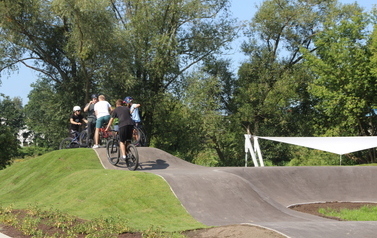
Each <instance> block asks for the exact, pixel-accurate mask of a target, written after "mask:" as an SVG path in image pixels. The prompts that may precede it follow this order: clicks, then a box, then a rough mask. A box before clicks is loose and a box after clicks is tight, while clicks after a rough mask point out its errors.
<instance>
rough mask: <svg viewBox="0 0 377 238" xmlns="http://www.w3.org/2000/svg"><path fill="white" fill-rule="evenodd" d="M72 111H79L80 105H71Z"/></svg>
mask: <svg viewBox="0 0 377 238" xmlns="http://www.w3.org/2000/svg"><path fill="white" fill-rule="evenodd" d="M73 111H74V112H75V111H81V107H80V106H74V107H73Z"/></svg>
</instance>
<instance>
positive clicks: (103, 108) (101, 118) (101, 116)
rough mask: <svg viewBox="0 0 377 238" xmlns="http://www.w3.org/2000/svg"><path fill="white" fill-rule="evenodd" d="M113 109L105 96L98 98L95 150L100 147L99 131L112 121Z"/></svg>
mask: <svg viewBox="0 0 377 238" xmlns="http://www.w3.org/2000/svg"><path fill="white" fill-rule="evenodd" d="M112 110H113V109H112V107H111V105H110V103H109V102H108V101H106V98H105V96H104V95H99V96H98V102H97V103H96V104H95V105H94V111H95V114H96V117H97V121H96V131H95V132H94V146H93V148H94V149H95V148H98V147H99V129H100V128H101V127H102V126H103V125H104V124H106V123H108V122H109V120H110V112H111V111H112Z"/></svg>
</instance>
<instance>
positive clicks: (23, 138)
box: [17, 128, 34, 147]
mask: <svg viewBox="0 0 377 238" xmlns="http://www.w3.org/2000/svg"><path fill="white" fill-rule="evenodd" d="M17 139H18V140H19V141H20V145H21V147H24V146H29V145H31V144H33V139H34V134H33V133H32V131H31V130H29V129H27V128H26V129H22V130H20V131H19V132H18V134H17Z"/></svg>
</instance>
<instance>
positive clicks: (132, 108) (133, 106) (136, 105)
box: [131, 104, 141, 113]
mask: <svg viewBox="0 0 377 238" xmlns="http://www.w3.org/2000/svg"><path fill="white" fill-rule="evenodd" d="M140 106H141V105H140V104H132V107H131V113H133V112H134V109H135V108H138V107H140Z"/></svg>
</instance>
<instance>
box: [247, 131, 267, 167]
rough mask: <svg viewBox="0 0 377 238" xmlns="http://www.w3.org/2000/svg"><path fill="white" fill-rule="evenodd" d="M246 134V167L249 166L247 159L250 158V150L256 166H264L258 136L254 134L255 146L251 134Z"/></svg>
mask: <svg viewBox="0 0 377 238" xmlns="http://www.w3.org/2000/svg"><path fill="white" fill-rule="evenodd" d="M244 136H245V167H247V160H248V153H249V152H250V155H251V158H252V159H253V163H254V166H255V167H259V166H262V167H264V163H263V159H262V153H261V150H260V147H259V143H258V137H256V136H253V141H254V147H253V145H252V143H251V135H249V134H245V135H244ZM257 157H258V158H259V162H260V164H259V163H258V160H257Z"/></svg>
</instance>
